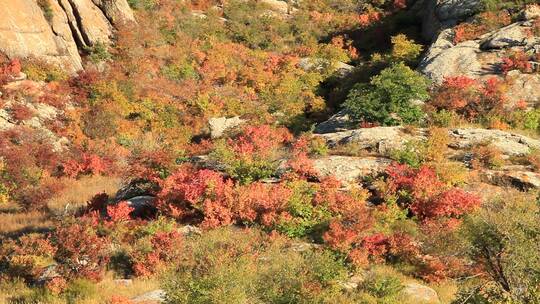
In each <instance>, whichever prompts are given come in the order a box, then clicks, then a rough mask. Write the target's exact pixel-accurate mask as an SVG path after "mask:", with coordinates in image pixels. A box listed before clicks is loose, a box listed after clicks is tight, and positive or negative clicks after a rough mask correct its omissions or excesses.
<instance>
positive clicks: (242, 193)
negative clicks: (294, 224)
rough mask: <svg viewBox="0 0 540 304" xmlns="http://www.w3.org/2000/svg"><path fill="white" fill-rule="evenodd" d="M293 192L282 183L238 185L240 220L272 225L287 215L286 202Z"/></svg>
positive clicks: (237, 200)
mask: <svg viewBox="0 0 540 304" xmlns="http://www.w3.org/2000/svg"><path fill="white" fill-rule="evenodd" d="M291 194H292V193H291V190H290V189H287V188H285V187H283V186H282V185H275V186H271V185H265V184H263V183H253V184H250V185H247V186H243V187H238V188H237V190H236V195H237V197H236V198H235V201H236V203H235V213H236V214H237V215H238V219H239V220H240V221H246V222H251V223H256V222H259V223H261V224H262V225H264V226H266V227H271V226H273V225H275V224H277V222H278V221H279V219H280V218H282V217H283V216H284V215H285V207H286V203H287V201H288V199H289V197H290V196H291Z"/></svg>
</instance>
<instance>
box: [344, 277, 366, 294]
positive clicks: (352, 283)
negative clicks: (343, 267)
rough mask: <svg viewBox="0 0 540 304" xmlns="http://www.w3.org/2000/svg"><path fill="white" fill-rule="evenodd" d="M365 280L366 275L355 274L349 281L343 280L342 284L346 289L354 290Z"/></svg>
mask: <svg viewBox="0 0 540 304" xmlns="http://www.w3.org/2000/svg"><path fill="white" fill-rule="evenodd" d="M363 281H364V277H363V276H362V275H354V276H352V277H350V278H349V280H348V281H346V282H341V284H340V285H341V287H343V289H345V290H348V291H353V290H356V289H358V286H360V284H361V283H362V282H363Z"/></svg>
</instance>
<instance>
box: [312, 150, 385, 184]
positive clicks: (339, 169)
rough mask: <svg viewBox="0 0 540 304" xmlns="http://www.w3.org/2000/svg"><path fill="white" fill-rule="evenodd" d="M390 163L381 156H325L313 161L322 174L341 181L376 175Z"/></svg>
mask: <svg viewBox="0 0 540 304" xmlns="http://www.w3.org/2000/svg"><path fill="white" fill-rule="evenodd" d="M390 164H391V160H389V159H386V158H381V157H352V156H337V155H332V156H327V157H323V158H319V159H316V160H315V161H314V167H315V170H317V171H318V172H319V174H321V175H322V176H329V175H333V176H335V177H336V178H337V179H339V180H341V181H343V182H354V181H355V180H357V179H358V178H361V177H364V176H368V175H373V174H375V175H377V174H380V173H382V172H384V170H385V169H386V167H388V165H390Z"/></svg>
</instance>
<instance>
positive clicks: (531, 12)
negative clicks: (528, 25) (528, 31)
mask: <svg viewBox="0 0 540 304" xmlns="http://www.w3.org/2000/svg"><path fill="white" fill-rule="evenodd" d="M521 18H522V19H523V20H533V19H536V18H540V5H538V4H531V5H527V7H526V8H525V9H524V10H523V12H521Z"/></svg>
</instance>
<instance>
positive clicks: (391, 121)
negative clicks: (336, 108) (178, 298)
mask: <svg viewBox="0 0 540 304" xmlns="http://www.w3.org/2000/svg"><path fill="white" fill-rule="evenodd" d="M428 97H429V94H428V80H427V79H426V78H425V77H424V76H422V75H421V74H419V73H418V72H415V71H413V70H412V69H410V68H409V67H407V66H406V65H405V64H403V63H398V64H394V65H392V66H391V67H389V68H387V69H385V70H383V71H382V72H381V73H380V74H379V75H377V76H375V77H373V78H372V79H371V82H370V83H369V84H358V85H356V86H355V87H354V88H353V90H352V91H351V92H350V93H349V96H348V97H347V100H346V101H345V104H344V107H345V109H347V110H348V111H349V112H350V113H351V116H353V117H354V118H356V119H358V120H361V121H365V122H371V123H379V124H381V125H398V124H400V123H405V124H413V123H418V122H419V121H420V120H421V119H422V117H423V115H424V114H423V112H422V109H421V108H420V106H418V105H415V104H414V101H415V100H420V101H423V100H425V99H427V98H428Z"/></svg>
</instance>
